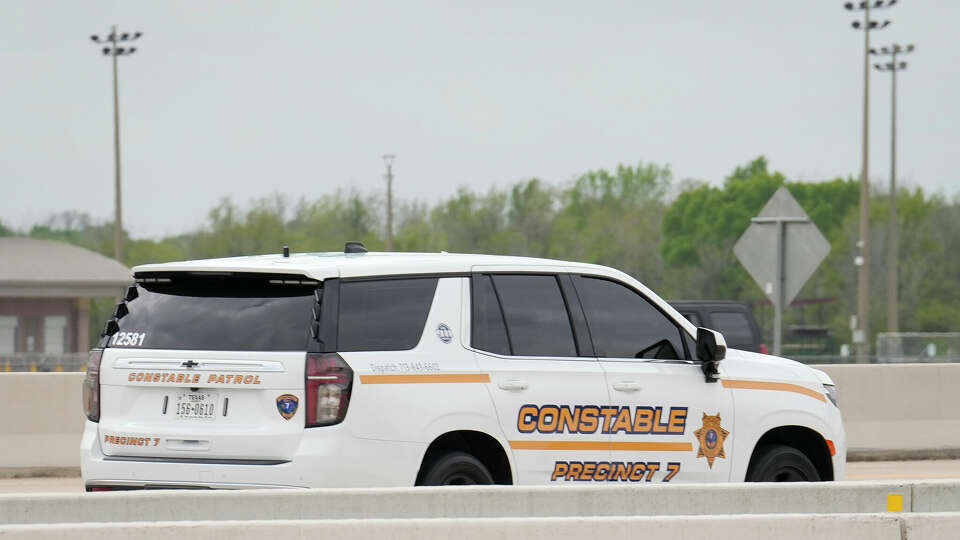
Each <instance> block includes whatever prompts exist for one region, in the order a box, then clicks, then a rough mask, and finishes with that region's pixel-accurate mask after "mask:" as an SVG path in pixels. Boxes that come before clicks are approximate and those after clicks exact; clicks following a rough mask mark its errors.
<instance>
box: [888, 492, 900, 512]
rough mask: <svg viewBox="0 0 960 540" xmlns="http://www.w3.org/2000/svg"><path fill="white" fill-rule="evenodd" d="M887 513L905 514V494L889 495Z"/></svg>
mask: <svg viewBox="0 0 960 540" xmlns="http://www.w3.org/2000/svg"><path fill="white" fill-rule="evenodd" d="M887 512H903V494H902V493H888V494H887Z"/></svg>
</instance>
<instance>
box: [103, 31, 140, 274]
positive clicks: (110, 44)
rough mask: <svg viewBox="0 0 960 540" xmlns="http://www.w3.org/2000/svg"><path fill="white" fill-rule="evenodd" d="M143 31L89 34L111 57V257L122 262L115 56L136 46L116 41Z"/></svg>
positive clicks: (127, 53)
mask: <svg viewBox="0 0 960 540" xmlns="http://www.w3.org/2000/svg"><path fill="white" fill-rule="evenodd" d="M142 35H143V32H134V33H128V32H124V33H122V34H120V33H117V26H116V25H113V26H112V27H111V28H110V33H109V34H107V35H106V36H104V37H103V38H101V37H100V36H98V35H92V36H90V39H91V40H93V42H94V43H99V44H102V45H104V47H103V54H104V55H105V56H110V57H112V59H113V165H114V173H115V175H114V181H115V186H114V196H115V198H114V211H115V214H114V218H113V258H114V259H116V260H118V261H120V262H123V211H122V198H121V196H120V101H119V100H120V98H119V96H118V95H117V94H118V90H117V57H119V56H129V55H131V54H133V53H135V52H137V48H136V47H118V46H117V44H118V43H122V42H128V41H131V42H132V41H135V40H137V39H139V38H140V36H142Z"/></svg>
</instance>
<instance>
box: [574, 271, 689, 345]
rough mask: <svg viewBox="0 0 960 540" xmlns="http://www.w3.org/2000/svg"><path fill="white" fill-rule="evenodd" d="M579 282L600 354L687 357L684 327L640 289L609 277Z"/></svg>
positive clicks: (581, 298)
mask: <svg viewBox="0 0 960 540" xmlns="http://www.w3.org/2000/svg"><path fill="white" fill-rule="evenodd" d="M575 283H576V285H577V292H578V293H579V294H580V302H581V303H582V304H583V309H584V311H585V313H586V316H587V323H588V324H589V325H590V335H591V336H592V337H593V346H594V347H595V348H596V351H597V355H598V356H604V357H608V358H663V359H671V360H672V359H679V358H684V352H683V344H682V342H681V341H680V329H679V328H678V327H677V326H676V325H675V324H674V323H673V321H671V320H670V319H668V318H667V317H666V315H664V314H663V313H661V312H660V310H658V309H657V308H655V307H654V306H653V305H652V304H651V303H650V302H648V301H647V300H646V299H645V298H643V297H642V296H640V295H639V294H638V293H637V292H636V291H634V290H633V289H630V288H629V287H626V286H624V285H621V284H619V283H616V282H614V281H609V280H606V279H598V278H590V277H580V278H578V279H577V280H575Z"/></svg>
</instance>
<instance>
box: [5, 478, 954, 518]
mask: <svg viewBox="0 0 960 540" xmlns="http://www.w3.org/2000/svg"><path fill="white" fill-rule="evenodd" d="M958 500H960V480H956V481H954V480H950V481H948V480H943V481H923V482H909V483H897V482H835V483H834V482H831V483H810V484H806V483H804V484H686V485H684V484H676V485H649V486H576V487H573V486H544V487H507V486H477V487H455V488H389V489H313V490H245V491H138V492H130V491H124V492H113V493H76V494H59V493H43V494H34V495H23V494H9V495H0V524H6V525H12V524H40V523H81V522H138V521H211V520H224V521H229V520H327V519H426V518H469V519H472V518H513V517H518V518H519V517H523V518H531V517H543V518H547V517H604V516H606V517H610V516H621V517H622V516H670V515H687V516H690V515H733V514H783V513H804V514H837V513H842V514H863V513H878V512H886V511H887V510H888V509H892V510H897V511H903V512H912V511H915V510H918V509H919V510H923V511H942V510H948V511H957V510H960V507H958V506H957V505H956V504H955V503H956V501H958Z"/></svg>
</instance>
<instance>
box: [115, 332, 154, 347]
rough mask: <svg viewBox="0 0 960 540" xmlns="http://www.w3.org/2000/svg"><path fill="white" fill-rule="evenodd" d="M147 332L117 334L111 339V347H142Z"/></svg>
mask: <svg viewBox="0 0 960 540" xmlns="http://www.w3.org/2000/svg"><path fill="white" fill-rule="evenodd" d="M146 337H147V333H146V332H117V333H116V334H114V335H113V337H112V338H110V345H113V346H117V347H142V346H143V340H144V339H146Z"/></svg>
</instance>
